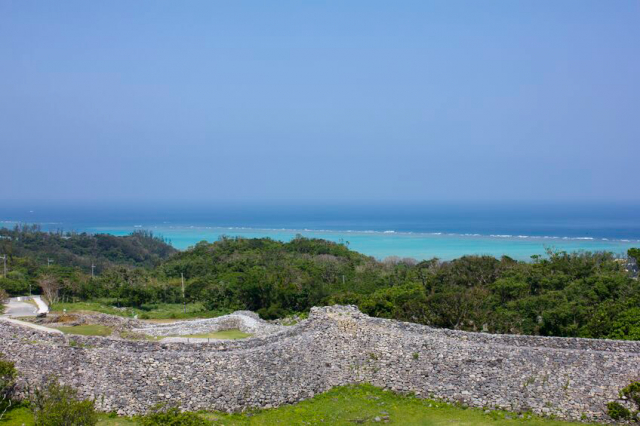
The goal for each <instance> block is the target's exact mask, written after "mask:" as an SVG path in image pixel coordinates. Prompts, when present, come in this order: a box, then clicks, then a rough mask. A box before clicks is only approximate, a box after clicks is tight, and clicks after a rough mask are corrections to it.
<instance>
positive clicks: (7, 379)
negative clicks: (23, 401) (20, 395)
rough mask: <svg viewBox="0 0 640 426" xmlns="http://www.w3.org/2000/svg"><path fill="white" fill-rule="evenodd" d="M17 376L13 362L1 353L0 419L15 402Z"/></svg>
mask: <svg viewBox="0 0 640 426" xmlns="http://www.w3.org/2000/svg"><path fill="white" fill-rule="evenodd" d="M17 376H18V372H17V371H16V368H15V366H14V364H13V362H11V361H5V360H4V359H3V355H2V354H0V419H2V417H3V416H4V413H5V412H6V411H7V410H8V409H9V408H10V407H11V405H12V403H13V397H14V393H15V388H16V377H17Z"/></svg>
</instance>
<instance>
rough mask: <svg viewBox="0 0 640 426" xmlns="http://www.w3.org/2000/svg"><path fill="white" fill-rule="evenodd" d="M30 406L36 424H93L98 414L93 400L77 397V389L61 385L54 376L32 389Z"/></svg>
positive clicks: (42, 425)
mask: <svg viewBox="0 0 640 426" xmlns="http://www.w3.org/2000/svg"><path fill="white" fill-rule="evenodd" d="M30 402H31V404H30V406H31V411H32V412H33V417H34V420H35V424H36V426H59V425H65V426H93V425H95V424H97V423H98V414H97V413H96V410H95V402H94V401H93V400H83V399H81V398H79V397H78V391H76V390H75V389H73V388H72V387H70V386H66V385H61V384H60V383H59V382H58V380H57V379H56V378H55V377H50V378H49V379H48V380H47V381H46V383H45V384H44V385H43V386H41V387H37V388H35V389H34V391H33V392H32V394H31V395H30Z"/></svg>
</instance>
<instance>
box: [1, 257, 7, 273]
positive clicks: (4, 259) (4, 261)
mask: <svg viewBox="0 0 640 426" xmlns="http://www.w3.org/2000/svg"><path fill="white" fill-rule="evenodd" d="M2 261H3V263H4V269H3V272H2V277H3V278H7V255H6V254H5V255H3V256H2Z"/></svg>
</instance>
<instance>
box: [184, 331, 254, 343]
mask: <svg viewBox="0 0 640 426" xmlns="http://www.w3.org/2000/svg"><path fill="white" fill-rule="evenodd" d="M251 336H252V334H249V333H244V332H242V331H240V330H238V329H232V330H223V331H216V332H214V333H204V334H188V335H186V336H175V337H193V338H199V339H227V340H236V339H246V338H247V337H251Z"/></svg>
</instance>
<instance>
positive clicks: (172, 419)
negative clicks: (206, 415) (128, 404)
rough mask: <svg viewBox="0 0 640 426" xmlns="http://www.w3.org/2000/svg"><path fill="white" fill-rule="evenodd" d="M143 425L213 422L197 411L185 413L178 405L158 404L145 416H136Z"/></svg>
mask: <svg viewBox="0 0 640 426" xmlns="http://www.w3.org/2000/svg"><path fill="white" fill-rule="evenodd" d="M136 420H137V421H138V423H139V424H140V425H142V426H209V425H211V422H209V421H207V420H205V419H203V418H202V417H200V416H198V415H197V414H195V413H183V412H181V411H180V409H179V408H178V407H167V406H166V405H163V404H160V405H156V406H155V407H153V408H152V409H151V412H150V413H149V414H147V415H145V416H138V417H136Z"/></svg>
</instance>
